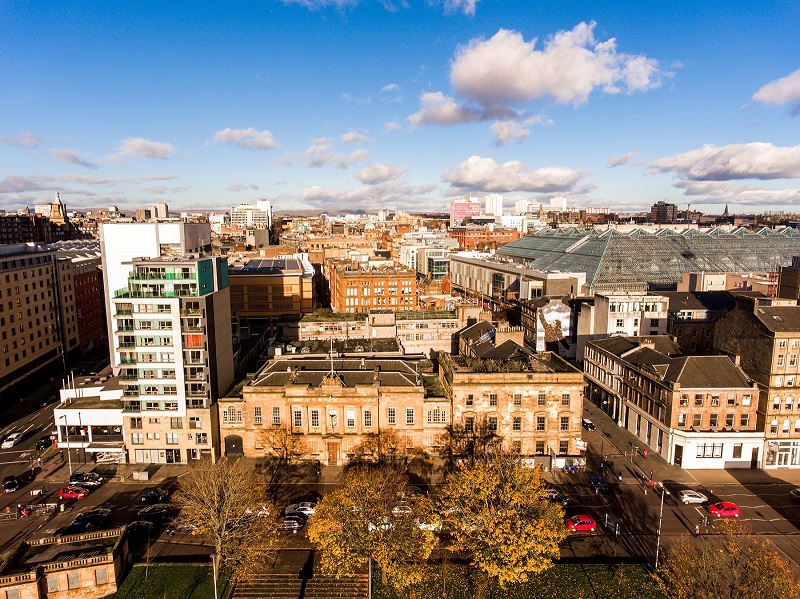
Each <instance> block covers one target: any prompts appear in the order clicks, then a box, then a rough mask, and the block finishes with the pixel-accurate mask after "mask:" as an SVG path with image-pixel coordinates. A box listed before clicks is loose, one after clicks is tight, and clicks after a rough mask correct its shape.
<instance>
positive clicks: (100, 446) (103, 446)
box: [86, 442, 125, 452]
mask: <svg viewBox="0 0 800 599" xmlns="http://www.w3.org/2000/svg"><path fill="white" fill-rule="evenodd" d="M86 451H89V452H100V451H116V452H124V451H125V443H121V442H120V443H89V445H87V446H86Z"/></svg>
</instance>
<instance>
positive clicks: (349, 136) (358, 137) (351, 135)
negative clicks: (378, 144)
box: [339, 131, 369, 144]
mask: <svg viewBox="0 0 800 599" xmlns="http://www.w3.org/2000/svg"><path fill="white" fill-rule="evenodd" d="M339 139H341V140H342V141H343V142H344V143H346V144H357V143H360V142H362V141H367V140H369V137H367V136H366V135H362V134H361V133H358V132H356V131H348V132H347V133H345V134H344V135H342V136H341V137H340V138H339Z"/></svg>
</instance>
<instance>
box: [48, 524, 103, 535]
mask: <svg viewBox="0 0 800 599" xmlns="http://www.w3.org/2000/svg"><path fill="white" fill-rule="evenodd" d="M93 530H94V524H92V523H91V522H88V521H81V522H73V523H72V524H69V525H68V526H62V527H61V528H57V529H56V536H57V537H63V536H66V535H79V534H82V533H84V532H91V531H93Z"/></svg>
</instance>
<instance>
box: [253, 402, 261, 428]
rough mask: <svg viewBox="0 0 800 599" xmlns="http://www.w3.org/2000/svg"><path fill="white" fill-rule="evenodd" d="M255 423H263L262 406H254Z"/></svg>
mask: <svg viewBox="0 0 800 599" xmlns="http://www.w3.org/2000/svg"><path fill="white" fill-rule="evenodd" d="M253 424H261V406H256V407H254V408H253Z"/></svg>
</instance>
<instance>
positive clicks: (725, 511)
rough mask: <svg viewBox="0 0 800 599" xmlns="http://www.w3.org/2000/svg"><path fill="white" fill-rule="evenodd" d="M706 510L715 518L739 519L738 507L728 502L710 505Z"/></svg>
mask: <svg viewBox="0 0 800 599" xmlns="http://www.w3.org/2000/svg"><path fill="white" fill-rule="evenodd" d="M706 509H707V510H708V512H709V513H710V514H711V515H712V516H714V517H715V518H738V517H739V506H738V505H736V504H735V503H731V502H730V501H718V502H717V503H712V504H711V505H709V506H708V507H707V508H706Z"/></svg>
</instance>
